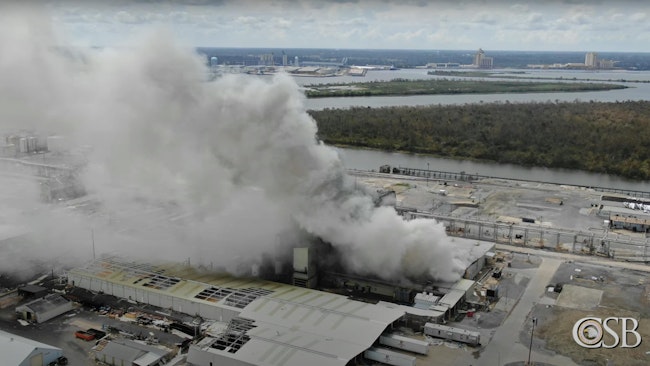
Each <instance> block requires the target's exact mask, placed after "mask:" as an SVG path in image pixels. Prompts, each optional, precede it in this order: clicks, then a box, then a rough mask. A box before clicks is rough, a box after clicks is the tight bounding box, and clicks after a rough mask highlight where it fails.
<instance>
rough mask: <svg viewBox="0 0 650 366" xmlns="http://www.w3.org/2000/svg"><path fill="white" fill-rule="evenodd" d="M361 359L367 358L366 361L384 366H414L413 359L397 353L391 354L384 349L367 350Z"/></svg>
mask: <svg viewBox="0 0 650 366" xmlns="http://www.w3.org/2000/svg"><path fill="white" fill-rule="evenodd" d="M363 357H365V358H367V359H368V360H372V361H377V362H381V363H383V364H386V365H394V366H415V357H413V356H409V355H405V354H403V353H399V352H393V351H391V350H389V349H386V348H380V347H371V348H368V349H367V350H366V351H365V352H364V353H363Z"/></svg>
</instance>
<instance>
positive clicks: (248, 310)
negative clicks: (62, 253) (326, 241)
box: [68, 257, 404, 366]
mask: <svg viewBox="0 0 650 366" xmlns="http://www.w3.org/2000/svg"><path fill="white" fill-rule="evenodd" d="M68 282H69V284H71V285H74V286H78V287H82V288H85V289H88V290H92V291H98V292H99V291H101V292H103V293H104V294H108V295H114V296H117V297H120V298H126V299H130V300H132V301H137V302H140V303H146V304H151V305H154V306H158V307H161V308H165V309H171V310H174V311H179V312H183V313H186V314H190V315H199V316H201V317H203V318H207V319H213V320H217V321H220V322H224V323H227V328H226V330H225V331H224V332H223V333H222V334H221V335H220V336H218V337H206V338H204V339H203V340H202V341H201V342H200V343H198V344H196V345H193V346H191V348H190V351H189V354H188V363H189V364H191V365H209V364H210V362H211V363H212V364H213V365H287V366H291V365H341V366H344V365H346V364H348V363H349V362H350V361H352V360H353V359H355V358H357V357H362V355H363V353H364V351H366V350H367V349H368V348H370V347H371V346H372V345H373V344H374V343H375V342H377V341H378V339H379V337H380V336H381V335H382V333H384V332H385V331H386V330H387V329H389V330H390V329H391V328H392V326H393V324H394V323H395V322H397V321H398V320H400V319H401V318H402V317H403V316H404V311H403V310H401V309H391V308H389V307H385V306H381V305H378V304H370V303H366V302H360V301H356V300H351V299H349V298H348V297H346V296H342V295H337V294H332V293H326V292H322V291H316V290H312V289H308V288H302V287H296V286H291V285H287V284H282V283H274V282H269V281H263V280H259V279H254V278H234V277H232V276H228V275H214V274H206V273H202V272H197V271H196V270H195V269H193V268H190V267H187V266H184V265H180V264H178V265H167V266H153V265H148V264H142V263H134V262H126V261H123V260H120V259H119V258H116V257H111V258H105V259H101V260H98V261H95V262H92V263H91V264H89V265H88V266H86V267H84V268H78V269H73V270H71V271H70V272H69V273H68Z"/></svg>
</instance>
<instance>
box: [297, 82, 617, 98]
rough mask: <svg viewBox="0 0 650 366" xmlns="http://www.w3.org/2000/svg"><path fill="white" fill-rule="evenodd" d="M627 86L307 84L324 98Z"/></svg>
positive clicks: (312, 92)
mask: <svg viewBox="0 0 650 366" xmlns="http://www.w3.org/2000/svg"><path fill="white" fill-rule="evenodd" d="M624 88H626V86H624V85H617V84H609V83H582V82H569V83H567V82H556V81H544V82H542V81H518V80H517V81H515V80H512V81H511V80H490V81H486V80H458V79H429V80H408V79H393V80H391V81H373V82H365V83H340V84H323V85H308V86H306V87H305V89H306V90H305V95H306V96H307V97H308V98H322V97H361V96H382V95H425V94H426V95H429V94H493V93H547V92H548V93H550V92H583V91H598V90H612V89H624Z"/></svg>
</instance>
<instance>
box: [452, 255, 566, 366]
mask: <svg viewBox="0 0 650 366" xmlns="http://www.w3.org/2000/svg"><path fill="white" fill-rule="evenodd" d="M562 262H563V260H562V259H558V258H543V260H542V263H541V264H540V266H539V268H537V269H531V276H530V277H531V281H530V283H529V284H528V286H527V288H526V291H525V292H524V293H523V295H522V296H521V299H520V300H519V302H518V303H517V305H516V306H515V307H514V308H513V309H512V312H511V313H510V315H509V316H508V317H507V318H506V320H505V321H504V322H503V324H502V325H501V326H500V327H499V328H498V329H497V331H496V332H495V334H494V336H493V337H492V339H491V340H490V343H488V345H487V347H486V348H485V350H483V352H481V355H480V356H479V358H478V359H476V358H474V357H472V356H471V355H469V354H468V355H467V356H466V357H465V358H464V359H462V360H461V362H459V363H457V364H458V365H482V366H483V365H486V366H487V365H499V366H500V365H503V364H507V363H511V362H521V361H524V362H525V361H527V360H528V344H521V343H520V342H519V333H520V331H521V329H522V328H524V322H525V321H528V320H527V319H528V314H529V312H530V310H531V309H532V307H533V306H534V305H535V304H536V303H537V302H539V300H540V297H541V296H542V295H543V294H544V291H545V290H546V285H548V284H549V282H550V280H551V278H552V277H553V275H554V274H555V271H556V270H557V269H558V267H559V266H560V264H562ZM533 272H534V273H533ZM531 360H532V361H537V362H544V363H547V364H551V365H562V366H571V365H576V364H575V363H574V362H573V361H571V359H569V358H567V357H564V356H560V355H555V356H551V355H548V354H543V353H538V352H535V351H534V350H533V353H532V356H531Z"/></svg>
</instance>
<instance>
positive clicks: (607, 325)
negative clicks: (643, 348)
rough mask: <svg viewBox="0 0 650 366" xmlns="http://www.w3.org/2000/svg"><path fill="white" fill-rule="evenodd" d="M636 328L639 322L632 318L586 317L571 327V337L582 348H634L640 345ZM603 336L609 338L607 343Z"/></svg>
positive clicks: (639, 335)
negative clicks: (606, 335)
mask: <svg viewBox="0 0 650 366" xmlns="http://www.w3.org/2000/svg"><path fill="white" fill-rule="evenodd" d="M638 328H639V321H638V320H636V319H634V318H620V317H619V318H617V317H609V318H605V319H602V318H596V317H587V318H582V319H580V320H578V321H577V322H576V323H575V324H574V325H573V333H572V336H573V340H574V341H575V342H576V343H577V344H578V345H579V346H581V347H584V348H615V347H618V346H619V344H620V347H621V348H636V347H638V346H639V345H640V344H641V334H639V332H637V329H638ZM619 331H620V333H619ZM605 334H608V335H609V337H608V338H611V339H608V343H605V341H604V340H603V338H604V337H605ZM619 334H620V335H619ZM632 341H633V342H632Z"/></svg>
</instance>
